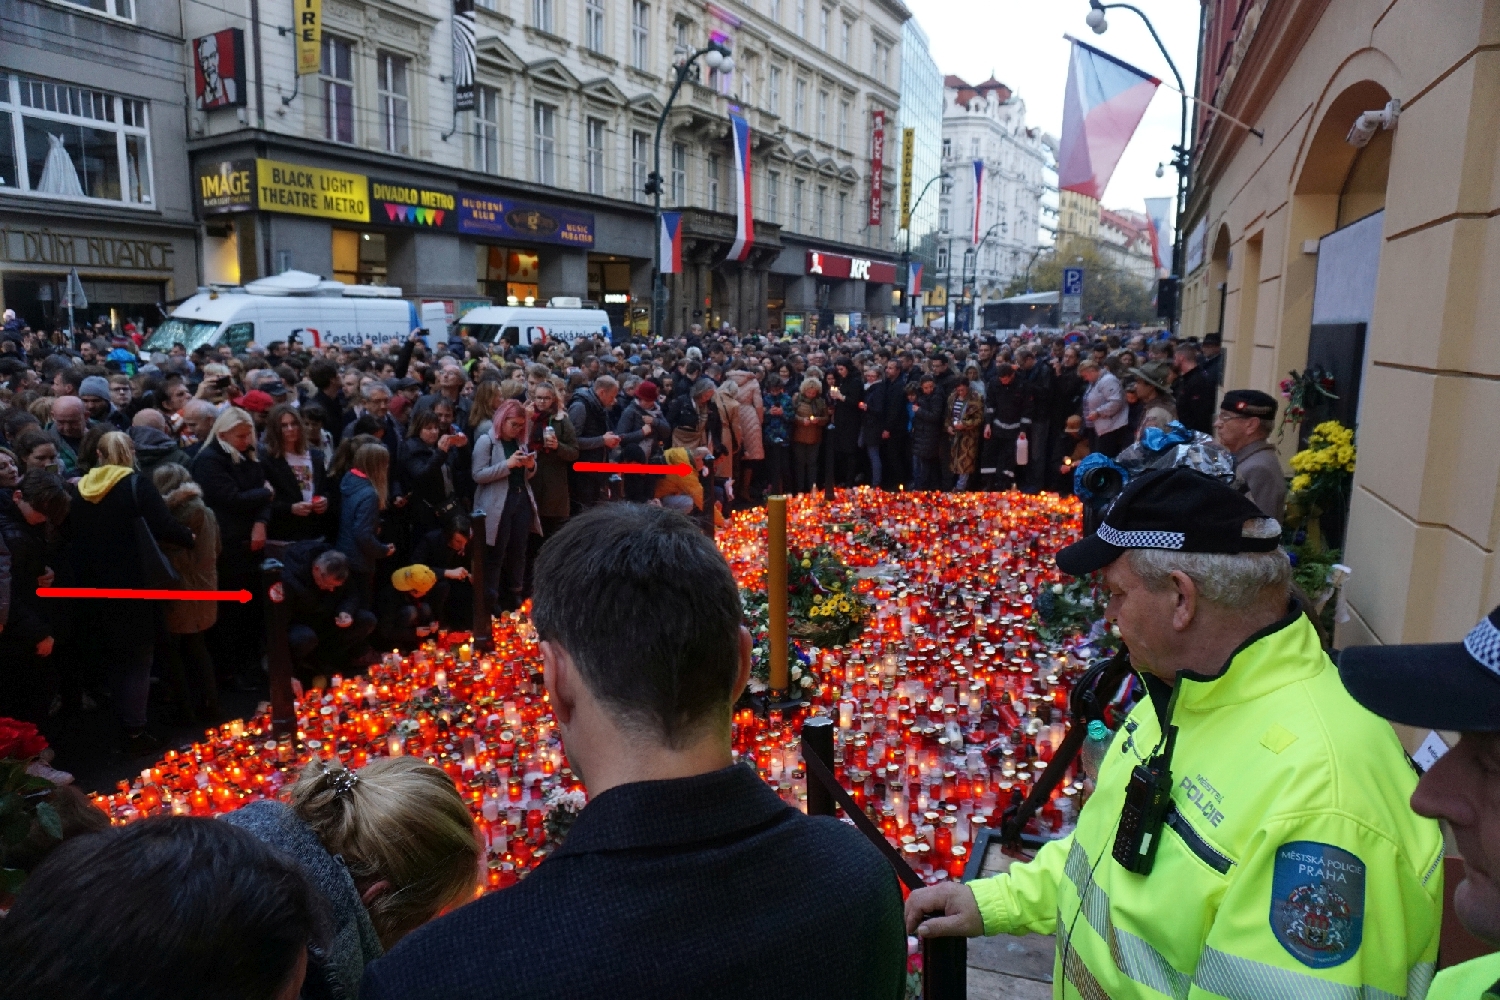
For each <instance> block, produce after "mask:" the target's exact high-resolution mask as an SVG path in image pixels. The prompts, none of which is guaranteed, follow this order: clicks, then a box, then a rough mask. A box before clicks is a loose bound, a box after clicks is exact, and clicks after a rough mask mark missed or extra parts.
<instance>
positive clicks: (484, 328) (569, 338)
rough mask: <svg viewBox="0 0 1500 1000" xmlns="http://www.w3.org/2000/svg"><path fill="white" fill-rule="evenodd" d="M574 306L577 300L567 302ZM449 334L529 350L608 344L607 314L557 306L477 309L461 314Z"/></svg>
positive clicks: (483, 342)
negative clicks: (587, 340)
mask: <svg viewBox="0 0 1500 1000" xmlns="http://www.w3.org/2000/svg"><path fill="white" fill-rule="evenodd" d="M554 301H556V300H554ZM574 304H579V305H581V303H579V300H577V299H572V300H569V305H574ZM453 333H454V336H457V337H473V338H474V339H475V340H477V341H479V342H480V343H482V344H493V343H495V342H496V341H504V342H505V343H507V344H510V345H511V346H512V347H533V346H538V345H542V344H547V343H550V342H552V341H562V342H563V343H565V344H571V343H572V342H573V341H575V340H578V339H579V338H581V337H603V338H604V339H605V340H609V339H610V337H609V314H608V313H606V312H605V311H604V310H603V309H583V308H565V307H562V306H558V305H552V306H546V307H544V308H538V307H536V306H481V307H480V308H478V309H470V310H469V311H468V312H466V313H464V314H463V316H462V317H461V318H460V319H459V321H458V324H457V325H456V326H455V327H454V331H453Z"/></svg>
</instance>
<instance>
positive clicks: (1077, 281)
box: [1062, 267, 1083, 295]
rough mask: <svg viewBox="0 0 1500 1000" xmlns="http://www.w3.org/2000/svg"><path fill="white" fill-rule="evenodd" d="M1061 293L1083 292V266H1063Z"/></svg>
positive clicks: (1074, 293)
mask: <svg viewBox="0 0 1500 1000" xmlns="http://www.w3.org/2000/svg"><path fill="white" fill-rule="evenodd" d="M1062 293H1063V294H1064V295H1082V294H1083V268H1081V267H1065V268H1063V287H1062Z"/></svg>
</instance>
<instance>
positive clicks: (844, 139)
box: [839, 101, 849, 149]
mask: <svg viewBox="0 0 1500 1000" xmlns="http://www.w3.org/2000/svg"><path fill="white" fill-rule="evenodd" d="M839 148H840V149H848V148H849V102H848V101H839Z"/></svg>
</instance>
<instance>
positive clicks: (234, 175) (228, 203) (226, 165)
mask: <svg viewBox="0 0 1500 1000" xmlns="http://www.w3.org/2000/svg"><path fill="white" fill-rule="evenodd" d="M198 201H199V205H200V206H201V207H202V209H203V212H204V213H205V214H210V215H212V214H217V213H220V212H246V211H252V210H254V209H260V210H261V211H263V212H285V213H288V214H291V215H311V216H315V217H317V218H321V219H338V220H341V221H344V222H369V221H370V186H369V182H368V180H367V179H366V178H365V175H364V174H350V173H345V172H344V171H342V170H328V169H325V168H323V167H310V166H307V165H305V164H301V163H284V162H282V161H280V160H264V159H257V160H228V161H225V162H221V163H213V164H206V165H205V166H203V167H202V168H200V170H199V172H198Z"/></svg>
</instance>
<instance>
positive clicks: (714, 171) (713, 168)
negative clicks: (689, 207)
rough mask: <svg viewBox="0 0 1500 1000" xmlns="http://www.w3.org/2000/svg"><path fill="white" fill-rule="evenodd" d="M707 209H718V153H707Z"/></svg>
mask: <svg viewBox="0 0 1500 1000" xmlns="http://www.w3.org/2000/svg"><path fill="white" fill-rule="evenodd" d="M708 210H709V211H710V212H717V211H718V210H719V154H718V153H710V154H708Z"/></svg>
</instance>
